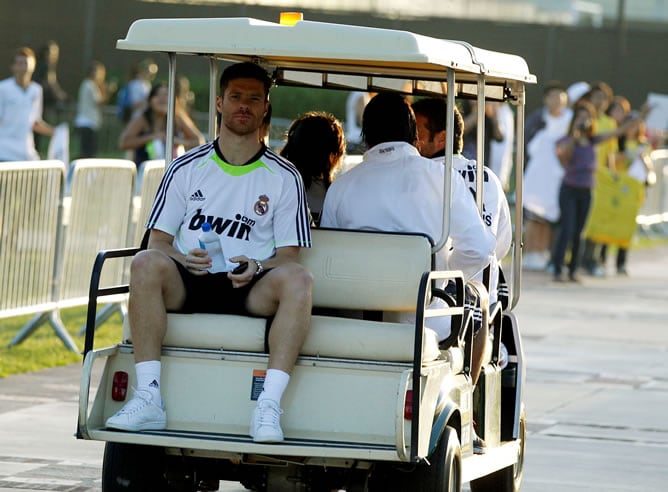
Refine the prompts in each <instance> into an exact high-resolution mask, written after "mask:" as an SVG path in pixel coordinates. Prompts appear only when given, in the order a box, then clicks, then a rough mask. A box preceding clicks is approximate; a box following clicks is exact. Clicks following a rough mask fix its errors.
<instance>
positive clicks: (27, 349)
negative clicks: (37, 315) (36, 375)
mask: <svg viewBox="0 0 668 492" xmlns="http://www.w3.org/2000/svg"><path fill="white" fill-rule="evenodd" d="M31 318H32V316H19V317H15V318H6V319H0V378H5V377H7V376H11V375H12V374H20V373H25V372H33V371H39V370H41V369H46V368H48V367H57V366H64V365H68V364H72V363H77V362H78V363H81V362H82V356H81V354H79V353H75V352H72V351H71V350H69V349H67V348H66V347H65V345H64V344H63V343H62V342H61V340H60V338H58V336H57V335H56V334H55V332H54V331H53V328H51V326H50V325H49V324H48V323H45V324H44V325H42V326H40V327H39V328H38V329H37V330H36V331H34V332H33V333H32V335H31V336H30V337H28V338H27V339H26V340H24V341H23V342H22V343H20V344H19V345H15V346H13V347H7V345H8V344H9V342H10V341H11V340H12V339H13V338H14V337H15V336H16V334H17V333H18V332H19V331H20V330H21V328H22V327H23V326H24V325H25V324H26V323H27V322H28V321H29V320H30V319H31ZM61 319H62V320H63V323H64V324H65V327H66V328H67V331H68V332H69V334H70V335H71V336H72V338H73V339H74V341H75V342H76V344H77V346H78V347H79V349H80V350H83V345H84V337H83V336H79V335H78V334H77V333H78V332H79V329H80V328H81V326H83V325H84V323H85V321H86V308H85V307H77V308H69V309H64V310H62V311H61ZM121 332H122V320H121V317H120V315H119V314H118V313H116V314H114V315H113V316H112V317H111V318H109V320H107V321H106V322H105V323H103V324H102V325H101V326H100V327H99V328H98V329H97V331H96V332H95V344H94V345H95V348H101V347H106V346H109V345H113V344H115V343H117V342H118V341H119V340H120V339H121Z"/></svg>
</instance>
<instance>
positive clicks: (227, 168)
mask: <svg viewBox="0 0 668 492" xmlns="http://www.w3.org/2000/svg"><path fill="white" fill-rule="evenodd" d="M211 159H212V160H213V162H215V163H216V164H217V165H218V167H219V168H220V169H222V170H223V172H225V173H227V174H229V175H231V176H245V175H246V174H249V173H252V172H253V171H256V170H257V169H261V168H265V169H267V170H268V171H271V169H270V168H269V167H268V166H267V165H266V164H265V163H264V162H262V160H261V159H257V160H255V161H253V162H249V163H248V164H244V165H243V166H233V165H232V164H229V163H227V162H225V161H224V160H223V159H222V158H221V157H220V156H219V155H218V154H216V153H214V154H213V155H212V156H211Z"/></svg>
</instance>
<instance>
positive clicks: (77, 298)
mask: <svg viewBox="0 0 668 492" xmlns="http://www.w3.org/2000/svg"><path fill="white" fill-rule="evenodd" d="M8 165H9V166H10V167H11V168H12V169H14V168H16V165H12V164H8ZM4 166H5V164H3V166H0V169H2V170H3V171H4ZM33 166H38V167H39V166H41V164H33V163H24V167H23V169H18V170H17V171H16V172H17V173H18V174H19V175H22V176H21V179H15V180H14V182H13V184H12V185H10V186H7V187H6V188H3V194H4V200H3V205H4V202H6V203H7V204H8V206H3V213H4V211H5V209H7V210H12V209H17V208H19V207H20V208H23V209H25V210H26V211H27V210H31V209H33V208H34V209H35V210H36V212H35V215H37V214H38V213H42V212H39V210H38V209H37V207H36V204H39V203H40V200H41V196H42V194H43V193H44V191H43V189H44V186H43V185H42V184H41V182H39V180H37V179H34V178H31V176H33V175H34V169H32V167H33ZM64 167H65V166H64V164H62V163H59V170H60V183H61V186H60V188H59V189H58V197H57V198H53V199H52V200H51V202H50V207H51V210H53V211H61V210H62V212H58V213H57V216H58V219H57V220H56V221H55V226H53V222H51V223H50V224H51V226H52V227H53V228H54V229H55V230H56V232H55V233H52V234H51V236H49V237H46V236H43V237H40V238H39V243H40V244H42V245H43V246H42V247H43V248H47V251H46V252H45V253H44V255H50V257H51V262H53V263H54V265H55V268H52V269H51V272H50V275H49V276H48V278H47V277H45V276H43V277H42V278H40V279H39V282H38V283H39V285H38V283H37V282H27V281H26V280H27V277H25V276H21V275H19V274H16V273H13V272H10V273H11V275H8V276H7V278H8V279H10V280H9V281H8V285H7V286H6V287H5V288H6V289H7V291H8V292H9V291H11V292H14V291H19V292H23V291H25V294H24V295H23V299H22V301H23V302H24V303H25V304H24V306H23V307H22V311H23V312H34V313H37V314H36V315H35V316H34V317H33V318H32V319H31V320H30V321H29V322H28V323H27V324H26V325H25V326H24V327H23V328H22V329H21V330H20V331H19V333H18V334H17V335H16V336H15V337H14V339H13V340H12V341H11V342H10V346H12V345H16V344H18V343H21V342H22V341H23V340H25V339H26V338H27V337H28V336H30V335H31V334H32V333H33V332H34V331H35V330H36V329H37V328H38V327H40V326H41V325H42V324H44V323H49V324H50V325H51V326H52V327H53V329H54V330H55V331H56V334H58V336H59V337H60V338H61V340H62V341H63V343H65V345H66V346H67V347H68V348H70V349H71V350H74V351H78V349H77V347H76V344H75V343H74V341H73V340H72V339H71V337H70V336H69V335H68V333H67V330H66V329H65V327H64V325H63V323H62V321H61V319H60V314H59V310H60V309H61V308H65V307H70V306H77V305H85V304H86V303H87V302H88V286H89V282H90V271H91V265H92V264H93V262H94V260H95V256H96V255H97V253H98V251H99V250H101V249H108V248H120V247H125V246H126V244H127V242H128V232H129V228H130V216H131V215H130V214H131V210H132V196H133V191H134V181H135V175H136V166H135V164H134V163H133V162H132V161H126V160H120V159H84V160H80V161H74V162H73V163H72V167H71V196H69V197H65V196H64V193H63V191H62V181H63V175H64ZM53 193H55V192H52V193H51V195H52V194H53ZM24 197H27V198H28V200H26V198H24ZM45 207H48V205H47V206H45ZM13 213H14V215H17V213H16V212H13ZM45 215H48V214H45ZM36 220H37V221H39V220H40V219H39V218H36ZM51 220H53V219H51ZM8 229H9V228H8ZM10 230H11V229H10ZM33 235H36V234H34V233H33ZM24 236H26V234H25V233H24V234H23V235H21V234H18V235H17V234H13V235H10V236H5V235H4V234H3V237H2V239H3V240H2V243H0V247H1V248H2V251H3V255H2V257H3V260H2V261H3V262H7V264H8V265H12V264H13V263H15V260H16V259H17V258H16V256H17V255H18V254H19V252H20V251H19V249H18V248H17V247H14V248H6V247H5V244H7V245H11V244H12V243H18V242H20V241H19V239H20V238H21V237H24ZM5 251H7V253H8V254H4V252H5ZM40 258H41V257H40V256H37V255H34V256H32V257H30V258H29V259H28V261H27V263H28V265H26V266H24V267H22V268H23V270H25V271H32V270H33V269H34V268H35V265H34V264H33V263H34V262H37V261H38V260H40ZM10 268H11V266H10ZM4 278H5V276H4V275H3V279H4ZM122 280H123V266H122V265H118V266H116V267H115V268H114V267H111V268H108V269H107V270H106V271H105V274H104V281H105V282H107V283H108V284H114V283H116V284H117V283H121V282H122ZM44 286H47V287H48V292H44V291H43V289H44V288H45V287H44ZM34 292H38V293H40V295H41V296H42V297H43V298H44V299H45V300H46V302H42V303H35V302H31V300H30V297H29V296H34V295H35V294H34ZM11 295H12V294H10V296H11ZM3 298H4V296H3ZM121 300H122V299H121V298H119V299H118V300H115V299H112V304H110V305H109V306H108V308H105V309H107V312H106V313H104V314H103V315H102V316H105V315H106V316H107V317H108V315H109V314H110V313H112V312H113V311H114V310H115V309H118V306H119V302H120V301H121ZM12 313H16V314H19V313H18V312H16V308H15V309H14V311H5V310H4V309H3V310H2V311H0V315H1V316H11V315H12Z"/></svg>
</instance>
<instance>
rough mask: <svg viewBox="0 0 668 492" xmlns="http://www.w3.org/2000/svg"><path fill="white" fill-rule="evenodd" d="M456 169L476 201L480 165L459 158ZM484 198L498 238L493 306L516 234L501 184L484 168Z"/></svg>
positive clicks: (488, 219) (492, 282)
mask: <svg viewBox="0 0 668 492" xmlns="http://www.w3.org/2000/svg"><path fill="white" fill-rule="evenodd" d="M438 160H439V161H441V162H443V158H442V157H439V158H438ZM452 167H453V169H454V170H455V171H457V172H458V173H459V174H461V176H462V177H463V178H464V181H465V182H466V184H467V185H468V188H469V190H470V191H471V193H472V194H473V197H474V199H475V196H476V182H477V179H476V178H477V167H478V166H477V164H476V161H475V160H472V159H467V158H466V157H464V156H463V155H461V154H458V155H454V156H452ZM482 195H483V196H482V219H483V222H484V223H485V225H486V226H487V227H489V229H490V230H491V231H492V234H494V236H495V237H496V247H495V249H494V253H495V254H494V257H493V258H492V261H491V262H490V277H489V300H490V303H494V302H496V300H497V298H498V295H497V294H498V287H499V270H498V269H499V261H500V260H502V259H503V258H504V257H505V256H506V255H507V254H508V250H509V249H510V243H511V241H512V237H513V231H512V224H511V221H510V208H509V207H508V200H506V195H505V193H504V191H503V186H502V185H501V181H500V180H499V178H498V177H497V176H496V174H494V172H493V171H492V170H491V169H489V168H487V167H483V188H482ZM475 278H476V280H480V281H482V273H479V274H478V275H476V277H475Z"/></svg>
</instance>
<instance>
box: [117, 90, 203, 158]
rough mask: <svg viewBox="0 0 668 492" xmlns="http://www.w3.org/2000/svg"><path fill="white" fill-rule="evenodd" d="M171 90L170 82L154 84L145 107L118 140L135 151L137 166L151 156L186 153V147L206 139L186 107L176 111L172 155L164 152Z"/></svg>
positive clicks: (174, 155) (160, 156)
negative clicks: (184, 109) (186, 111)
mask: <svg viewBox="0 0 668 492" xmlns="http://www.w3.org/2000/svg"><path fill="white" fill-rule="evenodd" d="M168 102H169V90H168V87H167V84H166V83H164V82H159V83H157V84H155V85H154V86H153V87H152V88H151V91H150V92H149V94H148V105H147V107H146V109H145V110H144V111H143V112H142V113H140V114H138V115H137V116H135V117H134V118H132V119H131V120H130V122H129V123H128V124H127V126H126V127H125V129H124V130H123V132H122V133H121V136H120V138H119V141H118V146H119V148H120V149H121V150H129V151H133V152H134V161H135V164H137V165H138V166H139V165H140V164H141V163H142V162H144V161H147V160H150V159H168V160H169V159H171V158H173V157H178V156H179V155H181V154H183V152H184V151H185V150H188V149H191V148H193V147H196V146H197V145H201V144H203V143H204V136H203V135H202V133H201V132H200V131H199V130H198V129H197V127H196V126H195V123H194V122H193V120H192V119H191V118H190V116H188V115H187V114H186V113H185V112H184V111H182V110H178V111H175V113H174V130H175V131H174V149H173V152H172V155H167V153H166V152H165V138H166V132H167V105H168Z"/></svg>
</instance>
